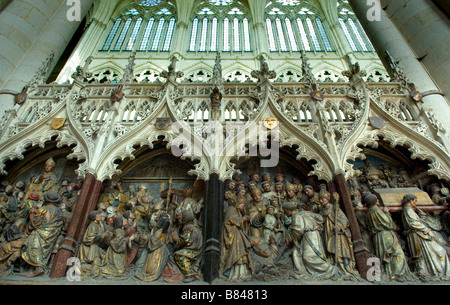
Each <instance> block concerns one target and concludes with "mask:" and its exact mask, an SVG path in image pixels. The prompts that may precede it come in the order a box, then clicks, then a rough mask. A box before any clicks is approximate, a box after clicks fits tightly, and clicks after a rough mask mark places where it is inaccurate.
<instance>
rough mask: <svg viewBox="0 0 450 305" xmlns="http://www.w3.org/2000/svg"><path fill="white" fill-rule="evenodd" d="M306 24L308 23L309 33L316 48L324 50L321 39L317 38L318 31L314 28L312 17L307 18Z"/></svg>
mask: <svg viewBox="0 0 450 305" xmlns="http://www.w3.org/2000/svg"><path fill="white" fill-rule="evenodd" d="M306 24H307V25H308V28H309V34H310V35H311V38H312V41H313V44H314V48H315V49H316V51H322V47H321V46H320V43H319V40H318V39H317V36H316V31H315V30H314V25H313V23H312V22H311V19H310V18H306Z"/></svg>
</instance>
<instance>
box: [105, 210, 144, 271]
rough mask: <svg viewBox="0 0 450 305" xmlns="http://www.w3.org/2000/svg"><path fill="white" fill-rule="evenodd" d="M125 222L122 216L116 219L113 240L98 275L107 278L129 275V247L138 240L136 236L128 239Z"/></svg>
mask: <svg viewBox="0 0 450 305" xmlns="http://www.w3.org/2000/svg"><path fill="white" fill-rule="evenodd" d="M124 226H125V222H124V219H123V217H122V216H121V215H119V216H117V217H116V218H115V219H114V233H113V238H112V239H111V241H110V242H109V247H108V249H107V250H106V255H105V262H104V265H103V266H102V267H100V268H99V269H98V275H101V276H103V277H106V278H114V277H123V276H124V275H125V274H126V273H127V271H128V270H127V268H126V267H127V250H128V245H130V243H131V242H132V241H133V240H134V239H136V238H137V236H136V235H135V234H133V235H131V236H129V237H127V236H126V234H125V230H124Z"/></svg>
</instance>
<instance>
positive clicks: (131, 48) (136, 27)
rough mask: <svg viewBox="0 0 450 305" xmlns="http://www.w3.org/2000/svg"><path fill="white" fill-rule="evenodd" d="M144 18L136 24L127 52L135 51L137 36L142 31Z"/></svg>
mask: <svg viewBox="0 0 450 305" xmlns="http://www.w3.org/2000/svg"><path fill="white" fill-rule="evenodd" d="M142 20H143V19H142V17H139V18H138V19H137V21H136V23H135V24H134V27H133V31H132V32H131V36H130V39H129V40H128V44H127V47H126V49H125V50H127V51H131V50H133V46H134V43H135V42H136V39H137V36H138V34H139V31H140V30H141V25H142Z"/></svg>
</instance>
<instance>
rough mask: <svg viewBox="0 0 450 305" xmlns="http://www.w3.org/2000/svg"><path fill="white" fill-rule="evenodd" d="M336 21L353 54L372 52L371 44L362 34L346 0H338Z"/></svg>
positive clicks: (360, 27)
mask: <svg viewBox="0 0 450 305" xmlns="http://www.w3.org/2000/svg"><path fill="white" fill-rule="evenodd" d="M337 5H338V14H339V17H338V20H339V23H340V24H341V27H342V30H343V31H344V34H345V37H347V41H348V43H349V44H350V47H351V49H352V51H353V52H361V51H362V52H372V51H374V50H375V49H374V48H373V45H372V43H371V42H370V40H369V38H368V37H367V35H366V33H365V32H364V29H363V27H362V26H361V24H360V23H359V20H358V19H357V18H356V16H355V13H353V12H352V9H351V7H350V5H349V3H348V0H338V3H337Z"/></svg>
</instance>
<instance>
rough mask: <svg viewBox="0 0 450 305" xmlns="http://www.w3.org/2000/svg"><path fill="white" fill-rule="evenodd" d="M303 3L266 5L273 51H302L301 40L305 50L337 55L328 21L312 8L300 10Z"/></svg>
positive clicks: (293, 0)
mask: <svg viewBox="0 0 450 305" xmlns="http://www.w3.org/2000/svg"><path fill="white" fill-rule="evenodd" d="M299 4H300V1H298V0H279V1H276V2H274V1H271V2H269V4H268V5H267V6H266V30H267V36H268V41H269V50H270V51H271V52H276V51H278V50H279V51H282V52H286V51H290V52H298V51H300V45H299V43H298V42H297V41H299V42H301V47H302V49H303V50H305V51H316V52H321V51H327V52H333V51H334V50H333V47H332V44H331V41H330V39H329V38H328V35H327V30H326V26H325V24H324V22H322V20H321V19H320V17H319V16H318V15H317V14H316V13H315V12H313V11H311V10H310V9H309V8H307V7H301V8H300V9H299V7H298V5H299ZM294 16H297V17H294ZM293 17H294V18H293Z"/></svg>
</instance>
